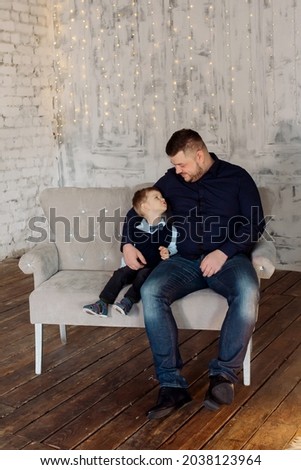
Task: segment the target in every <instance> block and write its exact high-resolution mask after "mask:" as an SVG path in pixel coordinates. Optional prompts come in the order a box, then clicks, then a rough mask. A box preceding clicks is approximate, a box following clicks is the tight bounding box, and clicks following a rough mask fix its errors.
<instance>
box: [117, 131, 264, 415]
mask: <svg viewBox="0 0 301 470" xmlns="http://www.w3.org/2000/svg"><path fill="white" fill-rule="evenodd" d="M166 153H167V155H168V156H169V158H170V162H171V163H172V165H173V166H174V168H171V169H169V170H168V171H167V172H166V174H165V175H164V176H163V177H162V178H160V179H159V181H157V183H156V185H155V186H156V187H157V188H158V189H159V190H160V191H161V193H162V194H163V196H164V198H165V199H166V201H167V203H168V204H169V206H170V210H171V213H172V216H173V223H174V225H175V227H176V228H177V230H178V239H177V249H178V254H176V255H175V256H173V257H171V258H170V259H169V260H167V261H166V262H164V263H160V264H159V265H158V266H157V267H156V268H155V270H154V271H153V272H152V273H151V275H150V276H149V277H148V279H147V281H146V282H145V283H144V285H143V287H142V289H141V297H142V302H143V307H144V320H145V327H146V332H147V335H148V338H149V342H150V347H151V350H152V353H153V358H154V364H155V368H156V374H157V378H158V380H159V383H160V391H159V397H158V401H157V404H156V405H155V406H154V407H153V408H151V409H150V410H149V411H148V417H149V419H154V418H161V417H163V416H167V415H168V414H170V413H171V412H172V411H173V410H175V409H177V408H180V407H181V406H183V405H184V404H186V403H188V402H189V401H190V400H191V397H190V395H189V392H188V391H187V388H188V384H187V382H186V380H185V378H184V377H183V376H182V375H181V369H182V360H181V356H180V351H179V346H178V334H177V333H178V332H177V326H176V323H175V320H174V317H173V315H172V311H171V308H170V305H171V304H172V303H173V302H174V301H175V300H177V299H179V298H181V297H183V296H185V295H187V294H189V293H191V292H194V291H196V290H199V289H205V288H208V287H209V288H211V289H213V290H214V291H216V292H217V293H219V294H221V295H223V296H224V297H225V298H226V299H227V301H228V305H229V309H228V312H227V315H226V318H225V320H224V323H223V326H222V329H221V332H220V340H219V350H218V357H216V358H213V359H212V360H211V362H210V364H209V379H210V385H209V388H208V391H207V393H206V395H205V399H204V405H205V406H206V407H207V408H209V409H211V410H216V409H218V408H219V407H220V405H224V404H230V403H232V401H233V399H234V384H235V383H236V382H237V380H238V379H237V372H238V370H239V369H240V368H241V367H242V363H243V359H244V356H245V353H246V348H247V345H248V342H249V339H250V337H251V335H252V332H253V329H254V326H255V322H256V311H257V304H258V298H259V284H258V279H257V276H256V273H255V270H254V268H253V266H252V263H251V261H250V256H249V255H250V251H251V249H252V247H253V245H254V243H255V242H256V241H257V240H258V238H259V237H260V235H261V233H262V232H263V230H264V226H265V223H264V217H263V211H262V206H261V201H260V196H259V193H258V190H257V187H256V185H255V183H254V181H253V179H252V178H251V176H250V175H249V174H248V173H247V172H246V171H245V170H244V169H243V168H241V167H239V166H237V165H233V164H231V163H229V162H226V161H222V160H219V159H218V158H217V156H216V155H215V154H213V153H210V152H208V149H207V147H206V145H205V143H204V142H203V140H202V138H201V136H200V135H199V134H198V133H197V132H195V131H193V130H191V129H182V130H179V131H177V132H175V133H174V134H173V135H172V137H171V138H170V140H169V141H168V143H167V145H166ZM134 215H135V212H134V211H133V210H131V211H130V212H129V213H128V214H127V217H126V221H125V225H124V232H123V243H122V249H123V255H124V259H125V262H126V264H127V265H128V266H129V267H130V268H132V269H139V268H140V267H141V266H142V265H143V264H144V263H145V259H144V257H143V255H142V254H141V253H140V252H139V250H137V249H136V248H135V246H133V245H132V243H131V235H130V234H131V232H132V231H133V230H134V223H133V222H132V221H133V220H135V217H133V216H134ZM201 314H202V312H200V315H201ZM187 315H189V312H187Z"/></svg>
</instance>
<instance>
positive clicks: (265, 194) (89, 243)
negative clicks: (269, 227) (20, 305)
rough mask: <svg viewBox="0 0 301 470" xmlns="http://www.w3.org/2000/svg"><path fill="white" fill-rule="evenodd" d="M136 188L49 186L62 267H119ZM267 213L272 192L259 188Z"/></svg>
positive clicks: (48, 208) (45, 199)
mask: <svg viewBox="0 0 301 470" xmlns="http://www.w3.org/2000/svg"><path fill="white" fill-rule="evenodd" d="M146 186H151V183H143V184H140V185H137V186H135V187H132V188H130V187H123V188H120V187H113V188H75V187H65V188H48V189H45V190H44V191H43V192H42V193H41V195H40V202H41V206H42V209H43V211H44V214H45V216H46V217H47V219H48V222H49V225H50V241H52V242H54V243H55V244H56V246H57V250H58V254H59V269H60V270H62V269H78V270H80V269H85V270H87V269H88V270H99V269H101V270H104V271H112V270H114V269H117V268H118V267H119V266H120V262H121V252H120V236H121V233H122V225H123V220H124V216H125V215H126V213H127V211H128V210H129V208H130V207H131V205H132V197H133V194H134V192H135V191H136V190H137V189H140V188H141V187H146ZM259 191H260V194H261V198H262V202H263V206H264V211H265V214H266V215H268V214H271V208H272V206H273V200H272V196H271V191H269V190H268V189H266V188H259Z"/></svg>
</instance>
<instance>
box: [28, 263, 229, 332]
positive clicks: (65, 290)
mask: <svg viewBox="0 0 301 470" xmlns="http://www.w3.org/2000/svg"><path fill="white" fill-rule="evenodd" d="M111 275H112V272H110V271H81V270H65V271H59V272H57V273H56V274H54V275H53V276H52V277H51V278H50V279H48V280H47V281H45V282H43V283H42V284H41V285H40V286H39V287H38V288H37V289H35V290H34V291H33V292H32V293H31V294H30V297H29V302H30V321H31V323H44V324H64V325H95V326H97V325H98V326H116V327H123V326H128V327H144V321H143V312H142V303H141V302H139V303H138V304H135V305H134V306H133V308H132V310H131V312H130V314H129V315H128V316H127V317H126V316H123V315H120V314H119V313H118V312H115V311H114V310H113V309H112V308H111V307H110V308H109V315H108V318H99V317H96V316H93V315H89V314H87V313H85V312H84V311H83V309H82V307H83V305H85V304H88V303H92V302H94V301H96V300H97V299H98V296H99V292H100V291H101V289H102V287H103V286H104V285H105V284H106V282H107V281H108V279H109V278H110V276H111ZM127 289H128V287H125V288H124V289H123V290H122V291H121V292H120V294H119V296H118V298H121V297H122V295H123V294H124V293H125V292H126V290H127ZM172 309H173V312H174V315H175V319H176V321H177V324H178V327H179V328H191V329H212V330H218V329H220V327H221V324H222V321H223V319H224V316H225V313H226V310H227V302H226V300H225V299H224V298H223V297H222V296H220V295H219V294H216V293H215V292H213V291H212V290H211V289H204V290H202V291H198V292H194V293H192V294H189V295H187V296H186V297H184V298H183V299H180V300H177V301H176V302H174V304H173V306H172Z"/></svg>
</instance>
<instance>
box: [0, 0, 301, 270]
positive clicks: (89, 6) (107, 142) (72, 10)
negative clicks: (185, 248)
mask: <svg viewBox="0 0 301 470" xmlns="http://www.w3.org/2000/svg"><path fill="white" fill-rule="evenodd" d="M33 3H35V4H36V6H39V4H46V3H47V1H46V0H45V1H44V0H23V1H21V0H19V2H18V1H17V2H13V4H19V5H21V4H22V5H27V6H28V8H29V9H30V10H29V11H31V8H32V5H33ZM50 5H51V2H50V1H48V10H49V7H50ZM40 6H42V7H43V5H40ZM10 11H12V10H11V9H10ZM40 16H41V15H40ZM42 16H43V15H42ZM44 16H45V14H44ZM300 17H301V2H295V1H294V0H285V1H283V0H262V1H258V0H241V1H240V0H239V1H238V0H212V1H205V0H198V1H196V0H195V1H193V0H141V1H140V0H139V1H137V0H133V1H127V0H115V1H111V0H102V1H99V2H98V1H93V2H92V1H84V2H83V1H82V0H53V26H54V33H55V48H54V51H53V55H52V58H53V59H54V64H55V78H54V91H55V94H54V103H53V109H54V114H55V119H56V126H57V135H56V137H57V142H58V143H59V157H58V164H56V160H55V158H54V157H55V151H54V150H53V148H52V150H51V151H50V147H51V146H50V147H49V154H48V155H51V156H50V160H51V162H52V164H53V169H52V170H51V172H50V173H49V174H50V175H51V178H52V181H54V183H55V174H56V171H58V184H60V185H76V186H98V185H103V186H112V185H130V184H134V183H136V182H143V181H150V180H155V179H156V178H158V177H159V176H160V175H161V174H162V173H163V172H164V170H165V169H166V168H167V166H168V159H167V158H166V157H165V152H164V148H165V144H166V141H167V140H168V138H169V137H170V135H171V134H172V132H174V131H175V130H177V129H179V128H182V127H192V128H194V129H196V130H198V131H199V132H200V133H201V135H202V136H203V138H204V140H205V141H206V142H207V144H208V147H209V149H210V150H212V151H214V152H216V153H217V154H218V155H219V156H220V157H221V158H225V159H227V160H229V161H233V162H235V163H238V164H241V165H242V166H244V167H245V168H246V169H247V170H249V171H250V173H251V174H252V175H253V177H254V179H255V180H256V181H257V183H258V185H259V186H261V187H265V188H266V189H267V190H268V194H269V197H270V200H271V201H272V203H273V211H272V212H273V215H274V220H273V222H272V223H271V224H270V229H271V231H272V233H273V235H274V237H275V241H276V245H277V248H278V257H279V259H278V267H279V268H283V269H296V270H300V269H301V230H300V229H301V216H300V198H301V184H300V178H301V156H300V142H301V127H300V121H301V118H300V109H299V106H300V103H301V100H300V98H301V97H300V93H301V91H300V90H301V62H300V58H301V54H300V48H301V40H300V22H299V18H300ZM5 21H10V22H14V20H13V18H12V17H10V18H8V19H7V20H5ZM11 24H12V23H11ZM11 27H13V26H11ZM50 29H51V28H49V31H50ZM22 38H23V35H22ZM48 39H49V41H50V42H49V44H48V46H49V47H51V40H50V35H49V37H48ZM14 48H16V46H14ZM14 50H15V49H14ZM12 60H13V59H12ZM45 70H47V69H45ZM50 75H51V74H50V72H48V77H49V76H50ZM43 76H44V79H45V76H47V74H44V75H43ZM46 88H47V87H46ZM35 91H39V90H35ZM48 91H49V90H48ZM38 94H39V93H38ZM48 96H49V95H48ZM47 99H48V98H47ZM47 102H48V112H49V117H48V118H47V119H48V125H49V123H50V114H51V110H52V104H51V107H49V99H48V101H47ZM0 121H1V118H0ZM41 127H43V126H41ZM46 127H47V126H46ZM44 128H45V126H44ZM47 129H48V131H49V127H47ZM1 130H3V126H2V129H1V127H0V131H1ZM47 135H49V134H47ZM37 154H38V155H39V152H38V153H37ZM8 166H9V167H10V168H11V165H10V164H8ZM49 166H50V165H48V167H47V169H48V171H49ZM40 171H41V169H40V168H38V173H40ZM48 178H50V176H48ZM42 181H43V184H45V183H46V182H47V179H46V178H43V177H42ZM48 181H49V180H48ZM38 190H39V188H37V191H38ZM24 205H26V202H25V203H24ZM17 206H18V203H17ZM18 207H19V206H18ZM26 210H27V209H26ZM18 230H19V231H20V229H16V231H17V233H18ZM8 252H9V250H8ZM8 254H9V253H8Z"/></svg>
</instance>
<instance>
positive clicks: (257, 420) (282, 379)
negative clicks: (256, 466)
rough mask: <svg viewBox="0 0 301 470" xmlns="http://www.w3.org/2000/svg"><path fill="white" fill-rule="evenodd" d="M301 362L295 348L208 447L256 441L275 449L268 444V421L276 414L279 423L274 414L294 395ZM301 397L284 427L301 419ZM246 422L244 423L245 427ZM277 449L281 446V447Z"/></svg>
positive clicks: (239, 446)
mask: <svg viewBox="0 0 301 470" xmlns="http://www.w3.org/2000/svg"><path fill="white" fill-rule="evenodd" d="M300 364H301V347H299V348H298V349H297V350H295V351H293V353H292V354H291V355H290V356H289V358H288V359H287V360H286V361H285V362H284V363H283V364H282V365H281V367H280V368H279V369H278V370H277V372H276V373H274V374H273V375H272V376H271V377H270V378H269V379H268V380H267V381H266V382H265V383H264V384H263V385H262V387H261V388H259V390H258V391H257V392H256V393H255V394H254V395H253V396H252V397H251V398H250V400H249V401H248V403H247V405H246V406H244V407H243V408H242V409H241V410H239V412H238V413H237V415H236V419H235V422H233V420H231V423H227V425H225V426H224V427H223V429H222V430H221V431H220V432H219V433H218V434H216V435H215V436H214V438H213V439H211V440H210V441H209V442H208V443H207V445H206V449H243V448H244V447H245V446H248V448H249V445H250V443H251V442H253V443H254V442H255V446H253V444H252V446H253V448H254V449H255V448H257V449H267V448H269V449H271V446H270V445H269V446H268V447H267V437H266V436H265V435H264V434H263V433H262V431H263V430H264V429H266V427H267V426H266V421H267V420H268V419H269V417H270V416H272V417H273V418H272V421H273V424H275V414H274V415H273V413H274V412H275V410H276V409H277V408H278V407H279V406H280V405H281V403H282V402H283V401H284V400H285V399H286V397H287V395H288V394H290V392H291V390H293V389H295V387H296V385H298V383H299V382H300V380H301V369H300ZM267 396H268V397H269V399H268V400H267V399H266V397H267ZM300 399H301V394H300ZM300 399H299V400H297V401H296V402H295V405H296V407H295V406H294V407H293V409H294V410H295V413H294V416H292V417H291V418H290V417H289V415H288V414H286V416H285V418H286V419H284V420H283V427H285V426H286V424H288V423H290V421H291V420H294V421H295V424H296V423H297V422H298V423H300V422H301V406H300V407H299V410H298V403H299V404H301V403H300ZM290 411H292V410H290ZM296 411H297V413H296ZM298 411H299V412H298ZM242 423H244V425H243V426H242ZM295 427H296V425H295ZM258 430H259V431H258ZM255 433H257V435H258V439H256V441H255V439H254V437H253V438H252V439H251V440H250V435H252V434H255ZM269 440H270V438H269ZM274 449H277V446H276V447H274Z"/></svg>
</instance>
